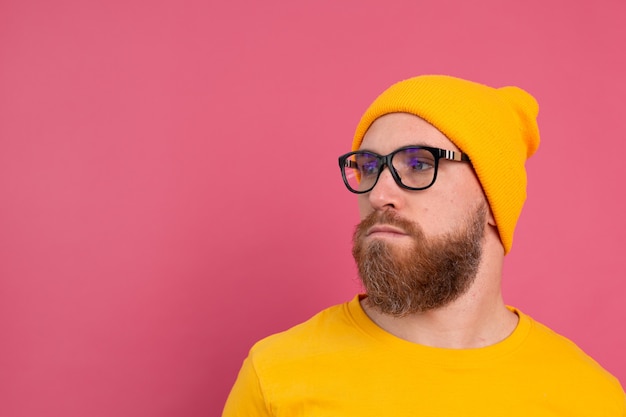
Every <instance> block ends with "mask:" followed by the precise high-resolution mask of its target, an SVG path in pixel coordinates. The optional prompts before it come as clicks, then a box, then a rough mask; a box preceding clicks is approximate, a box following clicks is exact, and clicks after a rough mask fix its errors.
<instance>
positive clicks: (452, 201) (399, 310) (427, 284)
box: [353, 113, 493, 316]
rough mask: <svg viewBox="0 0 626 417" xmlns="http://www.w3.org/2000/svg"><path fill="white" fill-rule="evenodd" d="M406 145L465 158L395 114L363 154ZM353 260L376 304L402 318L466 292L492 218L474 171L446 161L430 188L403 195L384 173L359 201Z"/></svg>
mask: <svg viewBox="0 0 626 417" xmlns="http://www.w3.org/2000/svg"><path fill="white" fill-rule="evenodd" d="M407 145H424V146H432V147H438V148H442V149H448V150H453V151H459V149H458V148H457V147H456V146H454V144H452V142H450V141H449V140H448V139H447V138H446V137H445V136H444V135H443V134H442V133H441V132H439V131H438V130H437V129H436V128H434V127H433V126H431V125H430V124H428V123H427V122H425V121H424V120H422V119H420V118H418V117H416V116H413V115H408V114H403V113H393V114H389V115H386V116H383V117H381V118H379V119H378V120H376V121H375V122H374V123H373V124H372V126H371V127H370V129H369V130H368V132H367V133H366V135H365V137H364V139H363V143H362V145H361V148H360V149H363V150H369V151H373V152H376V153H378V154H383V155H384V154H388V153H390V152H392V151H394V150H395V149H398V148H400V147H402V146H407ZM359 209H360V213H361V218H362V221H361V224H360V225H359V226H358V227H357V229H356V232H355V235H354V248H353V254H354V257H355V260H356V262H357V266H358V268H359V275H360V276H361V279H362V281H363V284H364V285H365V288H366V290H367V293H368V295H369V299H370V303H372V304H373V305H374V306H377V307H378V308H379V309H380V310H381V311H382V312H383V313H387V314H392V315H396V316H402V315H405V314H409V313H413V312H420V311H426V310H430V309H435V308H438V307H441V306H443V305H445V304H447V303H449V302H450V301H453V300H454V299H456V298H458V297H459V296H460V295H462V294H463V293H465V292H466V291H467V289H468V288H469V287H470V285H471V283H472V282H473V279H474V277H475V276H476V272H477V270H478V267H479V264H480V259H481V252H482V241H483V237H484V233H485V229H486V227H488V226H487V223H488V222H492V221H493V219H492V218H491V215H490V213H489V210H488V205H487V203H486V198H485V196H484V194H483V192H482V188H481V187H480V183H479V182H478V179H477V178H476V176H475V174H474V172H473V170H472V168H471V166H470V164H468V163H465V162H452V161H445V160H440V163H439V168H438V174H437V181H436V182H435V184H433V185H432V186H431V187H430V188H428V189H426V190H421V191H410V190H405V189H402V188H400V187H399V186H398V185H397V184H396V183H395V181H394V180H393V178H392V176H391V174H390V173H389V169H388V168H385V169H384V170H383V172H382V173H381V175H380V178H379V180H378V183H377V184H376V186H375V187H374V189H373V190H372V191H370V192H368V193H366V194H362V195H360V196H359Z"/></svg>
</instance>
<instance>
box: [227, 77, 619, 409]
mask: <svg viewBox="0 0 626 417" xmlns="http://www.w3.org/2000/svg"><path fill="white" fill-rule="evenodd" d="M537 112H538V106H537V103H536V101H535V100H534V98H533V97H532V96H530V95H529V94H528V93H526V92H525V91H523V90H521V89H519V88H516V87H504V88H499V89H494V88H491V87H487V86H484V85H481V84H477V83H473V82H469V81H465V80H461V79H458V78H453V77H447V76H421V77H416V78H412V79H409V80H405V81H402V82H400V83H397V84H395V85H393V86H391V87H390V88H389V89H387V90H386V91H385V92H383V93H382V94H381V95H380V96H379V97H378V98H377V99H376V100H375V101H374V103H373V104H372V105H371V106H370V107H369V108H368V109H367V111H366V112H365V114H364V115H363V117H362V119H361V121H360V123H359V125H358V126H357V129H356V133H355V137H354V141H353V143H352V150H353V151H352V152H350V153H348V154H346V155H343V156H342V157H340V158H339V164H340V167H341V173H342V176H343V180H344V182H345V184H346V186H347V187H348V189H349V190H350V191H351V192H353V193H356V194H357V196H358V197H357V198H358V204H359V209H360V213H361V223H360V224H359V225H358V226H357V228H356V231H355V234H354V247H353V255H354V258H355V260H356V263H357V266H358V271H359V276H360V278H361V280H362V282H363V285H364V287H365V290H366V294H365V295H359V296H357V297H355V298H354V299H353V300H352V301H350V302H348V303H346V304H343V305H339V306H335V307H331V308H329V309H327V310H325V311H322V312H321V313H319V314H318V315H316V316H315V317H313V318H312V319H310V320H309V321H307V322H305V323H303V324H301V325H299V326H296V327H294V328H292V329H290V330H288V331H286V332H283V333H280V334H277V335H274V336H270V337H268V338H266V339H264V340H262V341H260V342H259V343H257V344H256V345H255V346H254V347H253V348H252V350H251V351H250V354H249V356H248V358H247V359H246V360H245V362H244V364H243V367H242V369H241V371H240V373H239V377H238V379H237V382H236V383H235V385H234V387H233V389H232V391H231V394H230V396H229V399H228V401H227V403H226V407H225V409H224V414H223V415H224V416H225V417H231V416H285V417H287V416H289V417H295V416H376V417H380V416H394V417H397V416H534V417H538V416H616V417H618V416H619V417H624V416H626V404H625V396H624V392H623V390H622V388H621V386H620V384H619V382H618V381H617V380H616V379H615V378H614V377H613V376H611V375H610V374H609V373H607V372H606V371H605V370H603V369H602V368H601V367H600V366H599V365H598V364H597V363H596V362H595V361H593V360H592V359H591V358H590V357H588V356H587V355H585V354H584V353H583V352H582V351H581V350H580V349H579V348H578V347H577V346H576V345H574V344H573V343H572V342H570V341H569V340H567V339H565V338H564V337H562V336H559V335H557V334H556V333H554V332H552V331H551V330H549V329H548V328H546V327H545V326H543V325H541V324H539V323H537V322H536V321H534V320H532V319H531V318H530V317H529V316H527V315H525V314H524V313H522V312H520V311H519V310H517V309H515V308H510V307H507V306H506V305H505V304H504V302H503V300H502V294H501V289H500V284H501V277H502V265H503V261H504V256H505V255H506V254H507V253H508V252H509V251H510V250H511V245H512V242H513V232H514V229H515V224H516V222H517V219H518V217H519V215H520V212H521V209H522V205H523V203H524V200H525V197H526V172H525V168H524V164H525V161H526V159H527V158H528V157H530V156H531V155H532V154H533V153H534V152H535V151H536V149H537V147H538V145H539V132H538V128H537V123H536V117H537Z"/></svg>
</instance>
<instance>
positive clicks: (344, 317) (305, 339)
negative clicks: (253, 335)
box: [250, 303, 355, 361]
mask: <svg viewBox="0 0 626 417" xmlns="http://www.w3.org/2000/svg"><path fill="white" fill-rule="evenodd" d="M349 304H350V303H343V304H338V305H335V306H332V307H329V308H326V309H324V310H322V311H320V312H319V313H317V314H316V315H315V316H313V317H311V318H310V319H308V320H307V321H305V322H303V323H300V324H298V325H296V326H294V327H292V328H290V329H288V330H285V331H283V332H280V333H276V334H273V335H271V336H268V337H266V338H264V339H262V340H260V341H258V342H257V343H256V344H255V345H254V346H253V347H252V349H251V350H250V356H251V357H252V358H253V359H254V360H255V361H258V360H267V359H270V358H281V360H287V359H289V358H293V357H296V356H303V355H311V354H319V353H321V352H320V351H324V350H328V349H332V345H333V344H334V343H335V342H334V341H335V340H337V337H338V336H339V339H340V340H344V341H345V336H346V334H350V333H353V332H354V331H355V324H354V322H353V320H352V318H351V315H350V312H349ZM341 335H343V337H341Z"/></svg>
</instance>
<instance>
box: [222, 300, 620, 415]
mask: <svg viewBox="0 0 626 417" xmlns="http://www.w3.org/2000/svg"><path fill="white" fill-rule="evenodd" d="M513 311H514V312H515V313H516V314H517V315H518V316H519V323H518V325H517V328H516V329H515V331H514V332H513V333H512V334H511V335H510V336H509V337H508V338H507V339H505V340H503V341H502V342H499V343H497V344H495V345H492V346H488V347H484V348H477V349H442V348H433V347H428V346H423V345H418V344H415V343H411V342H407V341H405V340H402V339H399V338H397V337H395V336H393V335H391V334H390V333H387V332H386V331H384V330H382V329H381V328H380V327H378V326H377V325H376V324H375V323H374V322H372V321H371V320H370V319H369V317H368V316H367V315H366V314H365V312H364V311H363V310H362V308H361V305H360V303H359V297H358V296H357V297H355V298H354V299H353V300H352V301H350V302H348V303H345V304H341V305H337V306H334V307H331V308H329V309H326V310H324V311H322V312H321V313H319V314H317V315H316V316H314V317H313V318H311V319H310V320H308V321H306V322H305V323H302V324H300V325H298V326H295V327H293V328H292V329H290V330H287V331H285V332H282V333H278V334H275V335H273V336H270V337H268V338H266V339H263V340H261V341H260V342H258V343H257V344H256V345H255V346H254V347H253V348H252V349H251V351H250V354H249V356H248V358H246V360H245V361H244V363H243V367H242V368H241V371H240V373H239V376H238V378H237V381H236V382H235V385H234V386H233V388H232V391H231V393H230V396H229V398H228V401H227V402H226V406H225V408H224V413H223V417H235V416H276V417H278V416H280V417H299V416H341V417H347V416H359V417H367V416H372V417H382V416H391V417H401V416H428V417H436V416H442V417H443V416H445V417H451V416H454V417H459V416H481V417H485V416H507V417H511V416H524V417H530V416H533V417H541V416H568V417H573V416H594V417H601V416H606V417H608V416H611V417H625V416H626V398H625V395H624V391H623V390H622V388H621V386H620V384H619V382H618V381H617V379H616V378H614V377H613V376H611V375H610V374H609V373H608V372H606V371H605V370H604V369H602V367H600V365H598V364H597V363H596V362H595V361H594V360H593V359H591V358H590V357H589V356H587V355H586V354H585V353H584V352H583V351H582V350H580V349H579V348H578V347H577V346H576V345H575V344H574V343H572V342H571V341H569V340H567V339H566V338H564V337H562V336H560V335H558V334H556V333H554V332H553V331H552V330H550V329H548V328H547V327H545V326H543V325H542V324H540V323H537V322H536V321H534V320H532V319H531V318H530V317H528V316H527V315H525V314H522V313H521V312H519V311H517V310H515V309H513Z"/></svg>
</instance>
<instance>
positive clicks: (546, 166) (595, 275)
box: [0, 0, 626, 417]
mask: <svg viewBox="0 0 626 417" xmlns="http://www.w3.org/2000/svg"><path fill="white" fill-rule="evenodd" d="M625 5H626V3H625V2H624V1H622V0H613V1H611V0H599V1H593V2H572V1H565V0H563V1H545V0H526V1H523V2H522V1H520V2H503V1H501V0H489V1H482V2H469V1H464V0H458V1H452V0H448V1H428V2H425V1H415V0H411V1H387V2H382V3H381V2H374V1H356V0H355V1H335V0H323V1H309V2H287V1H284V2H278V1H264V2H255V1H248V2H242V1H232V2H217V1H214V2H212V1H174V0H157V1H139V0H130V1H79V0H65V1H64V0H60V1H54V2H50V1H43V0H41V1H29V0H3V1H1V2H0V415H1V416H3V417H4V416H14V417H21V416H66V417H67V416H70V417H72V416H93V417H97V416H135V415H142V416H183V415H184V416H215V415H219V413H220V411H221V408H222V405H223V402H224V400H225V398H226V396H227V394H228V391H229V389H230V387H231V385H232V383H233V381H234V379H235V377H236V374H237V371H238V369H239V366H240V364H241V361H242V360H243V358H244V357H245V355H246V352H247V350H248V349H249V348H250V346H251V345H252V344H253V343H254V342H255V341H256V340H258V339H259V338H261V337H263V336H265V335H268V334H270V333H273V332H276V331H279V330H282V329H285V328H287V327H289V326H291V325H293V324H296V323H298V322H300V321H302V320H305V319H307V318H308V317H310V316H311V315H312V314H314V313H316V312H317V311H319V310H320V309H322V308H324V307H326V306H328V305H331V304H334V303H338V302H342V301H345V300H348V299H350V298H351V297H352V296H353V295H354V293H356V292H357V291H359V286H358V283H357V280H356V275H355V269H354V266H353V262H352V258H351V256H350V235H351V232H352V229H353V227H354V225H355V224H356V222H357V209H356V201H355V198H354V197H353V196H352V195H350V194H349V193H348V192H347V191H346V190H345V189H344V187H343V185H342V183H341V179H340V175H339V169H338V167H337V162H336V157H337V156H338V155H339V154H341V153H343V152H346V151H347V150H348V149H349V147H350V141H351V136H352V133H353V130H354V128H355V126H356V123H357V121H358V118H359V117H360V114H361V113H362V112H363V111H364V109H365V107H366V106H367V105H368V104H369V102H370V101H371V100H373V98H374V97H375V96H376V95H377V94H378V93H379V92H381V91H382V90H383V89H384V88H385V87H387V86H388V85H389V84H391V83H392V82H394V81H397V80H399V79H402V78H406V77H409V76H412V75H417V74H423V73H447V74H452V75H457V76H461V77H466V78H470V79H473V80H476V81H480V82H484V83H487V84H490V85H494V86H502V85H505V84H515V85H519V86H522V87H524V88H525V89H527V90H528V91H530V92H532V93H533V94H534V95H535V96H536V97H537V99H538V100H539V103H540V106H541V113H540V119H539V120H540V127H541V133H542V139H543V142H542V145H541V147H540V149H539V152H538V153H537V154H536V156H535V157H533V159H531V160H530V161H529V163H528V169H529V178H530V188H529V200H528V203H527V205H526V207H525V211H524V213H523V215H522V218H521V220H520V223H519V228H518V231H517V234H516V239H515V242H514V247H513V251H512V253H511V254H510V255H509V256H508V257H507V266H506V271H505V278H504V280H505V293H506V294H505V295H506V301H507V302H508V303H509V304H512V305H515V306H517V307H519V308H520V309H522V310H523V311H525V312H526V313H529V314H530V315H532V316H533V317H535V318H536V319H538V320H540V321H543V322H544V323H546V324H548V325H549V326H551V327H553V328H554V329H555V330H557V331H559V332H561V333H563V334H565V335H566V336H568V337H570V338H571V339H573V340H574V341H575V342H576V343H578V344H579V345H580V346H581V347H582V348H584V349H585V350H586V351H587V352H588V353H589V354H591V355H592V356H593V357H595V358H596V359H597V360H598V361H599V362H600V363H601V364H602V365H603V366H605V367H606V368H607V369H608V370H610V371H611V372H612V373H614V374H615V375H616V376H617V377H618V378H620V380H621V381H622V383H624V382H626V355H625V352H626V332H625V331H624V321H625V320H626V303H625V302H624V293H625V291H626V276H625V273H624V269H625V266H624V265H625V264H624V249H626V244H625V243H624V237H623V236H624V231H625V230H626V220H625V217H624V213H626V203H625V201H624V179H625V176H626V163H625V162H624V155H626V145H625V141H624V132H625V131H626V117H624V101H625V98H626V82H625V78H624V74H626V58H625V57H626V55H625V54H624V45H625V44H626V35H625V30H624V17H625V13H626V7H625ZM304 155H305V156H306V157H307V158H318V170H317V172H312V173H306V175H303V174H304V173H303V172H302V171H301V170H299V168H298V159H299V158H300V157H302V156H304Z"/></svg>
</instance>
